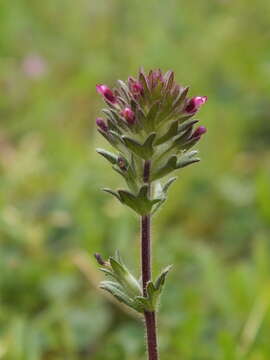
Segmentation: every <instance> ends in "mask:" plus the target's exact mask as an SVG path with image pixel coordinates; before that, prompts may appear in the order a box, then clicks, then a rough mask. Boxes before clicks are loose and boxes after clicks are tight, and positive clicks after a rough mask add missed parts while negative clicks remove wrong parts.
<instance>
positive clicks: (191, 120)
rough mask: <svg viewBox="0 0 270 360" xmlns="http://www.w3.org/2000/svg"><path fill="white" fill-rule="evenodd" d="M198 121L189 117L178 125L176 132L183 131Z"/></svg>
mask: <svg viewBox="0 0 270 360" xmlns="http://www.w3.org/2000/svg"><path fill="white" fill-rule="evenodd" d="M198 122H199V120H194V119H189V120H187V121H185V122H183V123H182V124H181V125H179V127H178V133H180V132H183V131H185V130H187V129H189V128H192V126H193V125H195V124H197V123H198Z"/></svg>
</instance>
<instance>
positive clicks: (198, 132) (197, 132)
mask: <svg viewBox="0 0 270 360" xmlns="http://www.w3.org/2000/svg"><path fill="white" fill-rule="evenodd" d="M206 132H207V129H206V127H204V126H199V127H197V129H196V130H195V131H194V133H193V134H192V135H191V138H192V139H194V138H198V139H200V137H201V136H202V135H203V134H205V133H206Z"/></svg>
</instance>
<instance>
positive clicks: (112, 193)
mask: <svg viewBox="0 0 270 360" xmlns="http://www.w3.org/2000/svg"><path fill="white" fill-rule="evenodd" d="M102 191H105V192H107V193H109V194H111V195H113V196H115V197H116V198H117V200H119V201H120V202H122V201H121V198H120V196H119V194H118V193H117V192H116V191H113V190H111V189H109V188H103V189H102Z"/></svg>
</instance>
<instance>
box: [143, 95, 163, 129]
mask: <svg viewBox="0 0 270 360" xmlns="http://www.w3.org/2000/svg"><path fill="white" fill-rule="evenodd" d="M159 109H160V102H159V101H156V102H154V104H153V105H152V106H151V108H150V110H149V112H148V114H147V119H146V122H145V126H146V128H147V129H149V130H151V129H153V128H154V125H155V120H156V118H157V115H158V112H159Z"/></svg>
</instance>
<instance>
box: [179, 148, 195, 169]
mask: <svg viewBox="0 0 270 360" xmlns="http://www.w3.org/2000/svg"><path fill="white" fill-rule="evenodd" d="M197 154H198V151H196V150H194V151H190V152H186V153H185V154H184V155H183V156H181V157H180V159H179V160H178V161H177V165H176V167H177V169H180V168H183V167H186V166H188V165H190V164H193V163H196V162H198V161H200V158H198V157H194V156H195V155H197Z"/></svg>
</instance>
